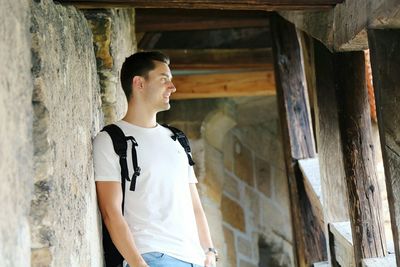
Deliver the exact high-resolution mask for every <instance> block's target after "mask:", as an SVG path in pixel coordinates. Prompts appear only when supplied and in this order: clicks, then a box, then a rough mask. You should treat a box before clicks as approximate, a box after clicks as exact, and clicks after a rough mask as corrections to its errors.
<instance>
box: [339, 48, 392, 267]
mask: <svg viewBox="0 0 400 267" xmlns="http://www.w3.org/2000/svg"><path fill="white" fill-rule="evenodd" d="M334 72H335V81H336V84H337V89H338V94H337V95H338V96H340V100H338V102H339V103H338V105H339V128H340V133H341V140H342V147H343V161H344V168H345V174H346V183H347V192H348V199H349V215H350V222H351V230H352V234H353V243H354V257H355V264H356V266H359V267H360V266H361V260H362V259H363V258H372V257H382V256H384V255H385V254H386V240H385V235H384V231H383V222H382V218H381V196H380V192H379V186H378V181H377V175H376V169H375V163H374V152H373V140H372V137H371V119H370V111H369V103H368V93H367V89H366V81H365V60H364V53H363V52H348V53H340V54H336V55H335V66H334Z"/></svg>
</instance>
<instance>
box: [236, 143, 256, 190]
mask: <svg viewBox="0 0 400 267" xmlns="http://www.w3.org/2000/svg"><path fill="white" fill-rule="evenodd" d="M234 150H235V162H234V172H235V174H236V176H237V177H239V178H240V179H241V180H243V181H244V182H246V183H247V184H248V185H250V186H254V177H253V153H252V151H251V150H250V149H249V148H247V147H246V146H244V145H243V144H242V143H241V142H240V140H239V139H238V138H235V139H234Z"/></svg>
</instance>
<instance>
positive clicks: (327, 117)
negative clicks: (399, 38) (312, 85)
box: [314, 40, 350, 266]
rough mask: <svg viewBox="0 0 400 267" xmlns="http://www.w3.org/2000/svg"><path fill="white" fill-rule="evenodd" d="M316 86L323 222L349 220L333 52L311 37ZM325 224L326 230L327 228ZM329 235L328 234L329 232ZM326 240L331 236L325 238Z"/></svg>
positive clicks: (333, 263) (332, 254)
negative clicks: (312, 40)
mask: <svg viewBox="0 0 400 267" xmlns="http://www.w3.org/2000/svg"><path fill="white" fill-rule="evenodd" d="M314 53H315V69H314V72H315V76H316V90H315V98H314V100H315V102H314V112H315V116H316V119H315V121H316V129H317V130H316V132H317V136H316V137H317V145H318V158H319V166H320V173H321V188H322V196H323V205H324V208H325V209H324V218H325V225H326V227H327V228H328V224H329V223H335V222H342V221H349V220H350V219H349V213H348V200H347V187H346V180H345V171H344V164H343V152H342V146H341V144H342V142H341V137H340V130H339V118H338V107H337V100H336V88H335V80H334V75H333V73H334V56H333V54H332V53H331V52H330V51H329V50H328V49H327V48H326V47H325V46H324V45H323V44H322V43H320V42H318V41H316V40H315V41H314ZM327 228H326V230H327ZM328 237H330V235H329V232H328ZM328 239H330V240H329V244H333V240H331V238H328ZM329 249H330V250H329V261H330V262H331V266H337V263H336V259H335V251H334V250H333V249H334V248H333V246H329Z"/></svg>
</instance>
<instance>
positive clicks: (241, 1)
mask: <svg viewBox="0 0 400 267" xmlns="http://www.w3.org/2000/svg"><path fill="white" fill-rule="evenodd" d="M343 1H344V0H237V1H234V2H233V1H227V0H219V1H217V0H213V1H211V0H170V1H165V0H153V1H148V0H59V2H61V3H64V4H73V5H75V6H76V7H78V8H82V9H83V8H116V7H135V8H185V9H229V10H266V11H276V10H321V9H329V8H332V7H333V6H334V5H336V4H338V3H342V2H343Z"/></svg>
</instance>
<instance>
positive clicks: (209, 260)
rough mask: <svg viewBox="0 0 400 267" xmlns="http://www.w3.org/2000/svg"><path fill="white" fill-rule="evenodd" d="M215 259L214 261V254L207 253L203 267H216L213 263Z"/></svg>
mask: <svg viewBox="0 0 400 267" xmlns="http://www.w3.org/2000/svg"><path fill="white" fill-rule="evenodd" d="M215 261H216V259H215V254H214V253H212V252H209V253H207V254H206V259H205V261H204V267H216V266H217V265H216V263H215Z"/></svg>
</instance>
